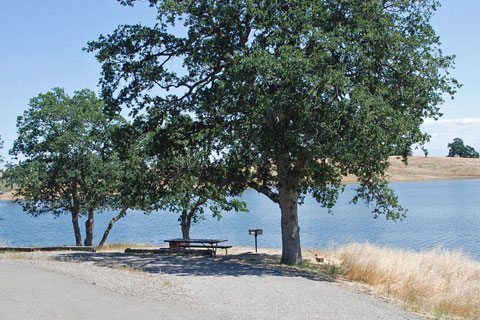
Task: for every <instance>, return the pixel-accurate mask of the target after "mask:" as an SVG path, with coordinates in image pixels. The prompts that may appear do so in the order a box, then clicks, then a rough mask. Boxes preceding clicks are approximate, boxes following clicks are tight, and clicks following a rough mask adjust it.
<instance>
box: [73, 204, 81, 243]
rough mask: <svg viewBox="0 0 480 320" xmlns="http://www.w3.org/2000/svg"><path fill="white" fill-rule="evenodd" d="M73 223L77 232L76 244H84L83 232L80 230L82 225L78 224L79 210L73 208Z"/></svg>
mask: <svg viewBox="0 0 480 320" xmlns="http://www.w3.org/2000/svg"><path fill="white" fill-rule="evenodd" d="M71 212H72V224H73V232H74V233H75V245H76V246H77V247H81V246H82V233H81V232H80V226H79V225H78V211H77V210H72V211H71Z"/></svg>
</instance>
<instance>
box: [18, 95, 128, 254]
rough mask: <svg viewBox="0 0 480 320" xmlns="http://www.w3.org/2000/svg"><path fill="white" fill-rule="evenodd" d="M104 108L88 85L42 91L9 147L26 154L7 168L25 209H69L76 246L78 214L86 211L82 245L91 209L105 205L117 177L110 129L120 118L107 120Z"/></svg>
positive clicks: (88, 231)
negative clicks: (73, 89) (72, 91)
mask: <svg viewBox="0 0 480 320" xmlns="http://www.w3.org/2000/svg"><path fill="white" fill-rule="evenodd" d="M102 108H103V104H102V101H101V100H99V99H97V97H96V96H95V94H94V93H93V92H92V91H90V90H88V89H84V90H81V91H78V92H75V94H74V95H73V97H69V96H68V95H67V94H66V93H65V91H64V90H63V89H59V88H54V89H53V90H52V91H51V92H48V93H45V94H40V95H38V96H37V97H35V98H33V99H31V100H30V105H29V108H28V109H27V110H26V111H25V112H24V114H23V116H20V117H18V120H17V128H18V137H17V139H16V140H15V142H14V145H13V148H12V150H11V151H10V153H11V154H12V155H14V156H23V157H24V158H25V160H21V161H19V164H18V165H10V166H9V168H8V175H9V177H10V179H13V180H14V181H15V182H16V183H17V184H18V190H17V191H16V193H15V196H18V197H21V198H22V201H19V203H20V204H21V205H22V206H23V209H24V210H25V211H27V212H28V213H30V214H32V215H33V216H37V215H40V214H43V213H49V212H51V213H53V214H55V215H59V214H62V213H70V214H71V216H72V224H73V229H74V233H75V243H76V245H77V246H81V245H82V236H81V233H80V227H79V223H78V219H79V217H80V216H81V215H87V220H86V222H85V227H86V237H85V245H86V246H91V245H92V242H93V227H94V212H95V210H98V209H103V208H106V207H108V206H109V202H108V201H109V199H110V196H111V195H112V194H114V192H115V189H114V187H112V186H114V185H115V183H116V181H118V179H117V177H118V172H119V169H120V168H119V162H118V157H117V155H116V154H115V153H114V152H113V150H112V147H111V142H110V138H109V133H110V132H111V130H112V129H113V128H114V127H115V126H117V125H118V124H119V123H120V122H121V121H122V120H121V119H120V118H119V117H117V118H116V119H114V120H109V119H108V118H107V117H106V116H105V115H104V113H103V112H102Z"/></svg>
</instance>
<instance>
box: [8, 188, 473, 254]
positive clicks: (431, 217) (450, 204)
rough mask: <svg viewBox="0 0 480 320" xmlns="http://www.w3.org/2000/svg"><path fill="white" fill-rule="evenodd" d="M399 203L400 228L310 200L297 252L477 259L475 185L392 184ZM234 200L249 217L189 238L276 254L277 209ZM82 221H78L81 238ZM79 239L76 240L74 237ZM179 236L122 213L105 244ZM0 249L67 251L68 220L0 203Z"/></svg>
mask: <svg viewBox="0 0 480 320" xmlns="http://www.w3.org/2000/svg"><path fill="white" fill-rule="evenodd" d="M391 187H392V188H393V189H394V190H395V191H396V192H397V194H398V196H399V198H400V203H401V204H402V205H403V206H404V207H407V208H409V212H408V214H407V218H406V219H404V220H403V221H398V222H393V221H387V220H386V219H385V217H384V216H383V215H382V216H379V217H378V218H377V219H373V215H372V214H371V213H370V212H369V208H368V207H366V206H365V205H352V204H349V201H350V199H351V198H352V196H353V192H352V190H350V189H349V188H348V187H347V189H346V191H345V192H344V193H343V195H342V196H341V198H340V200H339V201H338V203H337V205H336V206H335V208H334V210H333V211H334V214H333V215H330V214H328V212H327V210H326V209H323V208H321V207H320V205H319V204H317V203H316V202H315V200H313V199H312V198H310V197H307V199H306V201H305V203H304V204H303V205H302V206H301V207H299V223H300V228H301V233H300V237H301V243H302V247H303V248H327V247H329V246H331V245H340V244H345V243H349V242H352V241H356V242H365V241H368V242H371V243H374V244H379V245H386V246H389V247H401V248H410V249H430V248H434V247H437V246H442V247H445V248H449V249H462V250H464V251H466V252H467V253H470V254H471V255H473V256H474V257H476V258H477V259H480V180H478V179H475V180H442V181H422V182H400V183H392V184H391ZM242 199H243V200H244V201H246V202H247V204H248V208H249V210H250V212H247V213H244V212H240V213H237V212H230V213H229V212H226V213H225V214H224V216H223V218H222V219H221V220H220V221H217V220H216V219H214V218H212V217H208V219H207V220H205V221H201V222H200V223H198V224H196V225H194V226H192V230H191V233H190V234H191V237H192V238H227V239H229V244H231V245H234V246H253V245H254V238H253V236H251V235H249V234H248V229H263V230H264V234H263V235H260V236H259V237H258V241H259V246H260V247H271V248H279V247H281V232H280V209H279V208H278V206H277V205H276V204H274V203H273V202H271V201H270V200H269V199H268V198H266V197H265V196H263V195H260V194H258V193H257V192H256V191H254V190H247V191H246V192H245V193H244V194H243V197H242ZM115 214H116V213H115V212H100V213H98V214H97V215H96V218H95V239H94V241H95V243H98V241H99V240H100V239H101V237H102V235H103V231H104V230H105V228H106V226H107V224H108V222H109V220H110V219H111V218H112V217H113V216H114V215H115ZM84 221H85V220H84V219H82V220H81V222H82V223H81V227H82V233H84ZM82 236H83V237H84V234H82ZM177 237H181V231H180V226H179V224H178V221H177V216H176V215H175V214H172V213H170V212H164V211H159V212H154V213H152V214H150V215H144V214H143V213H141V212H133V211H131V212H129V214H128V215H127V216H126V217H125V218H123V219H121V220H119V221H118V222H117V223H116V224H115V226H114V227H113V229H112V231H111V233H110V236H109V238H108V241H107V242H108V243H153V244H159V245H163V244H164V242H163V240H164V239H169V238H177ZM0 244H3V245H11V246H33V245H36V246H44V245H73V244H74V235H73V229H72V224H71V219H70V215H62V216H60V217H58V218H54V217H53V215H44V216H41V217H37V218H35V217H31V216H29V215H28V214H26V213H24V212H23V211H22V209H21V207H20V206H19V205H18V204H15V203H13V202H12V201H0Z"/></svg>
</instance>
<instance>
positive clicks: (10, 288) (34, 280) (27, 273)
mask: <svg viewBox="0 0 480 320" xmlns="http://www.w3.org/2000/svg"><path fill="white" fill-rule="evenodd" d="M95 318H98V319H99V318H102V319H160V318H167V319H307V318H310V319H420V318H419V317H418V316H416V315H413V314H410V313H408V312H405V311H403V310H400V309H399V308H397V307H396V306H394V305H392V304H391V303H388V302H386V301H384V300H381V299H378V298H374V297H372V296H370V295H367V294H363V293H359V292H355V291H353V290H351V289H349V288H348V287H347V286H345V285H344V284H342V283H340V282H335V281H329V280H328V279H325V278H322V277H317V276H313V275H311V274H308V273H305V272H298V271H291V270H290V271H288V270H282V269H278V268H272V267H265V266H256V265H249V264H242V263H239V262H237V261H236V260H235V257H232V256H227V257H217V258H211V257H202V256H174V255H165V256H164V255H125V254H121V253H96V254H91V253H34V254H21V255H12V254H4V255H0V319H15V320H16V319H95Z"/></svg>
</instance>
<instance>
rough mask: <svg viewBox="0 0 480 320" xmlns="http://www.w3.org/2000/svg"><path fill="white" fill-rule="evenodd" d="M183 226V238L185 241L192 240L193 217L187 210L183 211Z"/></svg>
mask: <svg viewBox="0 0 480 320" xmlns="http://www.w3.org/2000/svg"><path fill="white" fill-rule="evenodd" d="M180 224H181V225H182V237H183V239H190V226H191V224H192V216H191V215H189V214H188V210H187V209H183V211H182V221H181V222H180Z"/></svg>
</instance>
